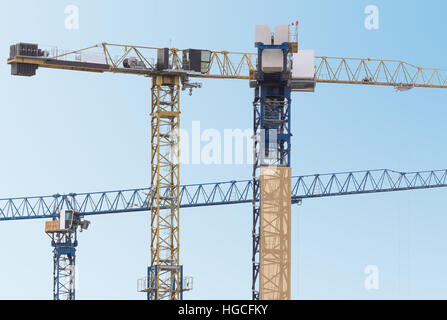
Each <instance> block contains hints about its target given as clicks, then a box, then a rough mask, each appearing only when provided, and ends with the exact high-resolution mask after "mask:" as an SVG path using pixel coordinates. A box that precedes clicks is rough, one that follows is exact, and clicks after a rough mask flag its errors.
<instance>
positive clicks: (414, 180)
mask: <svg viewBox="0 0 447 320" xmlns="http://www.w3.org/2000/svg"><path fill="white" fill-rule="evenodd" d="M441 187H447V170H434V171H419V172H399V171H394V170H387V169H383V170H367V171H353V172H341V173H330V174H315V175H305V176H295V177H292V194H291V199H292V203H299V202H301V200H302V199H307V198H319V197H331V196H343V195H354V194H365V193H379V192H392V191H404V190H415V189H429V188H441ZM149 195H150V189H149V188H141V189H128V190H116V191H104V192H89V193H69V194H62V195H61V194H56V195H52V196H42V197H19V198H7V199H0V221H8V220H20V219H41V218H54V217H55V216H56V215H57V212H58V211H59V210H60V209H64V208H65V209H73V210H76V211H78V212H80V213H82V214H83V215H86V216H88V215H100V214H115V213H130V212H140V211H148V210H150V206H149V198H150V196H149ZM251 202H252V181H251V180H242V181H228V182H217V183H203V184H190V185H183V186H181V188H180V206H181V207H183V208H191V207H203V206H217V205H227V204H240V203H251Z"/></svg>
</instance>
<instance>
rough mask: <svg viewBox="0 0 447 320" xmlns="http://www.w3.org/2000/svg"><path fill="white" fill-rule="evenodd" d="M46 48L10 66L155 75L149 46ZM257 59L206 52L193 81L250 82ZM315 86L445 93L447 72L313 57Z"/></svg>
mask: <svg viewBox="0 0 447 320" xmlns="http://www.w3.org/2000/svg"><path fill="white" fill-rule="evenodd" d="M42 49H47V50H48V51H49V53H50V56H49V57H45V58H44V57H28V56H16V57H14V58H10V59H9V60H8V63H14V62H15V63H26V64H33V65H38V66H39V67H42V68H52V69H64V70H78V71H90V72H100V73H103V72H112V73H125V74H137V75H138V74H139V75H145V76H153V75H155V73H156V60H157V49H159V48H156V47H150V46H134V45H128V44H111V43H102V44H96V45H93V46H89V47H86V48H82V49H79V50H74V51H64V50H59V49H57V48H42ZM183 51H184V50H182V49H176V48H171V49H169V64H170V66H171V68H172V70H171V71H179V70H182V68H183V66H182V54H183ZM82 54H96V55H99V56H102V57H103V58H104V60H105V64H95V63H80V62H79V61H78V59H79V55H82ZM129 57H136V58H138V59H139V60H140V61H142V63H143V64H144V67H142V68H124V67H123V61H124V59H126V58H129ZM256 59H257V54H254V53H247V52H230V51H226V50H222V51H210V63H209V66H208V69H207V70H206V72H204V73H198V74H190V76H192V77H199V78H215V79H250V74H251V73H252V72H254V70H255V67H254V66H255V63H256ZM315 67H316V74H315V81H316V82H319V83H347V84H360V85H384V86H393V87H396V88H402V89H410V88H413V87H424V88H447V69H439V68H423V67H419V66H416V65H413V64H410V63H406V62H404V61H401V60H384V59H370V58H344V57H327V56H319V57H315Z"/></svg>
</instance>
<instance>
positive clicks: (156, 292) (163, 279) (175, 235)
mask: <svg viewBox="0 0 447 320" xmlns="http://www.w3.org/2000/svg"><path fill="white" fill-rule="evenodd" d="M179 129H180V78H179V77H178V76H156V77H154V78H153V79H152V111H151V139H152V140H151V168H152V169H151V192H149V195H150V207H151V208H152V210H151V265H150V267H149V268H148V276H147V297H148V299H149V300H160V299H167V300H181V299H182V293H183V287H182V271H183V270H182V266H181V265H180V264H179V263H180V252H179V251H180V240H179V210H180V207H179V204H180V201H179V195H180V194H179V192H180V182H179V181H180V180H179V178H180V177H179V148H178V145H179V144H178V143H179V141H178V139H179V136H180V134H179Z"/></svg>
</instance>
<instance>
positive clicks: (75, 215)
mask: <svg viewBox="0 0 447 320" xmlns="http://www.w3.org/2000/svg"><path fill="white" fill-rule="evenodd" d="M89 225H90V221H88V220H84V216H83V215H82V214H80V213H79V212H76V211H74V210H68V209H63V210H60V211H59V214H58V219H56V220H53V221H47V222H46V223H45V232H46V233H55V232H76V230H77V229H78V227H79V228H80V231H81V232H82V231H83V230H87V229H88V227H89Z"/></svg>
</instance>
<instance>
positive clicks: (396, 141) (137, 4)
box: [0, 0, 447, 299]
mask: <svg viewBox="0 0 447 320" xmlns="http://www.w3.org/2000/svg"><path fill="white" fill-rule="evenodd" d="M70 4H74V5H77V6H79V9H80V26H79V30H71V31H70V30H67V29H65V27H64V21H65V18H66V15H65V14H64V9H65V7H66V6H67V5H70ZM370 4H372V5H376V6H378V8H379V10H380V11H379V18H380V26H379V29H378V30H367V29H365V27H364V20H365V18H366V14H365V13H364V9H365V7H366V6H367V5H370ZM446 10H447V4H446V3H445V2H443V1H434V0H431V1H411V2H410V1H397V0H395V1H377V0H368V1H363V0H356V1H353V0H352V1H341V0H338V1H315V0H314V1H298V0H295V1H276V2H272V1H260V0H258V1H221V2H214V1H75V0H72V1H66V0H58V1H56V0H54V1H49V0H47V1H20V2H11V1H10V2H8V3H7V4H4V5H3V9H2V10H1V12H0V28H1V30H2V32H1V34H0V48H1V50H0V62H2V63H0V88H1V89H0V92H1V95H0V146H1V150H2V151H1V157H0V181H1V183H0V198H5V197H12V196H31V195H51V194H54V193H57V192H59V193H64V192H86V191H101V190H110V189H121V188H134V187H145V186H148V184H149V174H150V173H149V144H150V139H149V126H150V122H149V107H150V106H149V104H150V80H149V79H147V78H143V77H136V76H126V75H115V74H90V73H82V72H68V71H59V70H48V69H46V70H45V69H40V70H38V72H37V73H38V74H37V76H36V77H32V78H19V77H12V76H11V75H10V67H9V66H8V65H6V60H7V57H8V55H9V45H10V44H12V43H16V42H33V43H39V44H42V45H54V46H59V47H60V48H65V49H78V48H81V47H86V46H88V45H91V44H96V43H101V42H111V43H122V44H135V45H149V46H160V47H163V46H170V45H171V46H172V47H177V48H203V49H205V48H206V49H211V50H230V51H248V52H254V48H253V39H254V25H255V24H270V25H271V26H275V25H277V24H288V23H290V22H291V21H295V20H299V21H300V22H301V24H300V33H299V42H300V48H305V49H314V50H315V52H316V54H317V55H327V56H345V57H365V58H367V57H371V58H387V59H402V60H404V61H407V62H410V63H413V64H416V65H421V66H426V67H444V68H447V61H446V59H445V52H446V44H445V41H443V39H444V36H445V30H446V27H447V22H446V20H445V12H446ZM203 82H204V87H203V89H200V90H196V91H195V93H194V95H193V96H192V97H189V96H188V95H187V94H186V93H184V94H183V95H182V106H181V108H182V125H183V127H184V128H186V129H188V128H189V127H190V126H191V123H192V121H197V120H199V121H200V122H201V127H202V129H207V128H214V129H217V130H219V131H221V132H223V130H224V129H236V128H240V129H246V128H251V126H252V99H253V90H252V89H250V88H249V86H248V83H247V82H246V81H242V80H231V81H230V80H212V79H210V80H205V81H203ZM446 97H447V90H441V89H414V90H411V91H409V92H405V93H398V92H396V91H395V90H393V89H392V88H388V87H369V86H368V87H362V86H348V85H329V84H327V85H325V84H320V85H318V86H317V88H316V91H315V93H305V94H303V93H301V94H300V93H294V94H293V97H292V98H293V111H292V115H293V118H292V125H293V129H292V132H293V134H294V137H293V140H292V143H293V154H292V172H293V174H294V175H302V174H312V173H328V172H340V171H347V170H363V169H376V168H390V169H397V170H402V171H413V170H425V169H443V168H445V167H446V163H445V159H446V156H447V152H446V149H445V143H446V140H447V139H446V138H447V133H446V130H445V128H446V127H445V120H446V117H447V108H446V106H445V103H446V101H447V100H446ZM250 174H251V167H250V166H249V165H209V166H204V165H184V166H183V167H182V169H181V178H182V183H196V182H213V181H227V180H237V179H249V178H250ZM445 199H446V190H443V189H438V190H436V189H434V190H425V191H424V190H421V191H412V192H406V193H388V194H376V195H361V196H347V197H338V198H326V199H315V200H307V201H304V202H303V205H302V206H301V207H296V206H294V207H293V209H292V215H293V226H292V232H293V235H292V240H293V243H292V245H293V249H292V254H293V261H292V265H293V267H292V271H293V277H292V282H293V284H292V297H293V298H294V299H310V298H322V299H347V298H357V299H380V298H382V299H396V298H402V299H413V298H423V299H425V298H435V299H438V298H443V299H446V298H447V290H446V289H447V276H446V273H445V270H446V269H447V257H446V253H445V252H446V243H447V235H446V232H445V225H446V223H447V216H446V212H445ZM251 214H252V212H251V206H250V205H248V204H247V205H235V206H222V207H214V208H197V209H186V210H182V211H181V259H182V264H184V272H185V274H187V275H191V276H193V277H194V290H193V291H192V292H190V293H187V294H185V298H187V299H250V298H251ZM148 217H149V216H148V213H137V214H127V215H124V214H123V215H114V216H101V217H91V218H90V220H91V221H92V225H91V226H90V228H89V230H88V231H86V232H84V233H82V234H80V236H79V242H80V244H79V247H78V254H77V266H78V271H79V273H78V280H79V288H78V290H77V298H79V299H144V298H145V295H144V294H140V293H137V291H136V282H137V278H141V277H143V276H145V273H146V268H147V265H148V261H149V218H148ZM0 262H1V263H0V299H12V298H14V299H15V298H19V299H51V297H52V251H51V246H50V239H49V238H48V236H47V235H46V234H45V233H44V221H43V220H35V221H15V222H2V223H0ZM367 265H376V266H378V268H379V270H380V278H379V283H380V288H379V290H375V291H374V290H373V291H371V290H366V289H365V287H364V280H365V274H364V269H365V267H366V266H367Z"/></svg>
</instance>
